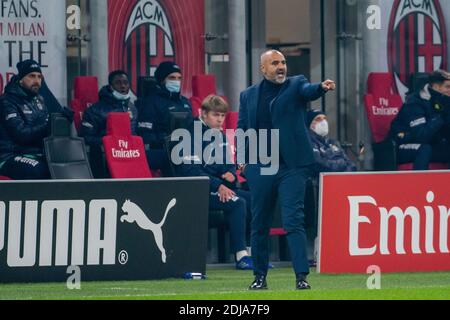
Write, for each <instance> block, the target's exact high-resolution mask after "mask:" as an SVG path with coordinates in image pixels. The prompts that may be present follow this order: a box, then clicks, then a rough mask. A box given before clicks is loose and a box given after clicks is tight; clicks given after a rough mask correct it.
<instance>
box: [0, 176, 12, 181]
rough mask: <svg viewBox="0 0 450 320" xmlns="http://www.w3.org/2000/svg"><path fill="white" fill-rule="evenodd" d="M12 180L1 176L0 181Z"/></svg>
mask: <svg viewBox="0 0 450 320" xmlns="http://www.w3.org/2000/svg"><path fill="white" fill-rule="evenodd" d="M6 180H11V178H8V177H4V176H0V181H6Z"/></svg>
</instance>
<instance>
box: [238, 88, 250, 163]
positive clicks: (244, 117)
mask: <svg viewBox="0 0 450 320" xmlns="http://www.w3.org/2000/svg"><path fill="white" fill-rule="evenodd" d="M248 121H249V119H248V106H247V97H246V95H245V92H242V93H241V97H240V104H239V119H238V124H237V129H241V130H242V131H244V132H246V131H247V130H248V129H249V125H248ZM235 145H236V160H237V163H238V164H244V163H247V162H248V161H247V160H248V159H247V157H246V154H247V152H246V150H248V147H247V142H245V143H244V144H243V143H239V141H238V140H237V139H235Z"/></svg>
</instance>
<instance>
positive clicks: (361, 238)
mask: <svg viewBox="0 0 450 320" xmlns="http://www.w3.org/2000/svg"><path fill="white" fill-rule="evenodd" d="M449 179H450V172H448V171H445V172H422V173H420V172H419V173H413V172H407V173H386V174H384V173H380V174H364V173H361V174H325V175H323V176H322V182H321V195H320V197H321V201H320V204H321V207H320V236H319V237H320V254H319V262H318V270H319V272H321V273H366V271H367V268H368V267H370V266H378V267H380V268H381V271H382V272H421V271H449V270H450V251H449V235H448V230H449V223H450V198H449V197H448V181H449Z"/></svg>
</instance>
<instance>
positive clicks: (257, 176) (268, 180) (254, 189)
mask: <svg viewBox="0 0 450 320" xmlns="http://www.w3.org/2000/svg"><path fill="white" fill-rule="evenodd" d="M260 170H261V167H260V166H258V165H249V166H248V167H247V168H246V170H245V175H246V177H247V181H248V184H249V187H250V191H251V194H252V241H251V242H252V258H253V262H254V264H255V270H254V274H255V275H256V276H265V275H267V271H268V263H269V231H270V227H271V224H272V220H273V213H274V211H275V203H276V199H277V197H278V199H279V203H280V209H281V217H282V223H283V228H284V229H285V230H286V232H287V241H288V245H289V251H290V254H291V258H292V263H293V266H294V271H295V274H296V275H297V276H299V275H302V274H303V275H307V274H309V265H308V257H307V248H306V232H305V214H304V199H305V184H306V180H307V179H308V177H309V176H310V169H309V168H308V167H302V168H295V169H289V168H288V167H286V166H285V165H281V166H280V170H279V171H278V174H277V175H274V176H263V175H261V172H260Z"/></svg>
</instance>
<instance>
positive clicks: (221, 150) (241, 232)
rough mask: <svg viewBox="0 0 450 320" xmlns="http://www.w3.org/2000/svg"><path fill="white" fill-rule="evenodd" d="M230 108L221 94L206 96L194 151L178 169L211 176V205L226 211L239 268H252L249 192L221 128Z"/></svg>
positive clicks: (193, 138)
mask: <svg viewBox="0 0 450 320" xmlns="http://www.w3.org/2000/svg"><path fill="white" fill-rule="evenodd" d="M228 109H229V106H228V104H227V103H226V102H225V100H224V99H222V98H221V97H219V96H214V95H211V96H209V97H207V98H206V99H205V101H204V102H203V104H202V109H201V115H200V118H199V120H198V121H195V122H194V127H193V128H192V130H191V141H192V145H191V154H190V155H185V156H184V159H183V163H182V164H181V165H179V166H178V167H177V172H178V173H179V174H180V175H181V176H187V177H192V176H194V177H198V176H207V177H209V179H210V197H209V208H210V210H223V211H224V212H225V218H226V219H227V220H228V225H229V229H230V241H231V250H232V251H233V252H234V253H235V259H236V269H240V270H251V269H253V261H252V259H251V257H250V256H249V254H248V252H247V250H246V247H247V245H246V239H245V235H246V216H247V207H248V206H249V205H250V194H249V193H248V192H247V191H243V190H238V189H237V174H236V165H235V164H233V161H231V147H230V144H229V143H228V141H227V138H226V136H225V134H224V133H223V132H222V131H221V128H222V126H223V123H224V121H225V117H226V114H227V112H228ZM196 127H197V128H201V130H198V129H197V130H196ZM200 135H201V136H200ZM209 135H211V136H212V137H214V138H212V139H211V140H212V141H208V139H203V137H207V136H209ZM196 144H198V145H197V146H196ZM200 144H201V145H200Z"/></svg>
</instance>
